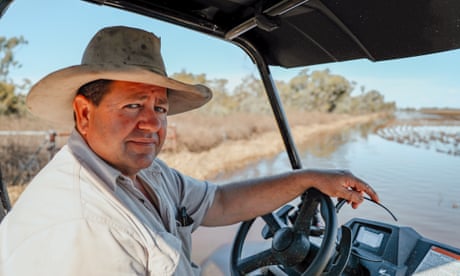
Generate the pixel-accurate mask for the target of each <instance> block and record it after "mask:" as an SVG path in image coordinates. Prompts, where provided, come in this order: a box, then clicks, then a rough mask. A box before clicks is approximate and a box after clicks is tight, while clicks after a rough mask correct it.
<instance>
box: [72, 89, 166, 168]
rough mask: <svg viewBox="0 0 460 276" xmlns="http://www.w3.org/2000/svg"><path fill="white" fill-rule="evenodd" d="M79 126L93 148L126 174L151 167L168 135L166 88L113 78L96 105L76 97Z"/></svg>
mask: <svg viewBox="0 0 460 276" xmlns="http://www.w3.org/2000/svg"><path fill="white" fill-rule="evenodd" d="M74 110H75V113H76V116H77V128H78V130H79V132H80V133H81V134H82V136H83V137H84V138H85V140H86V142H87V143H88V145H89V146H90V148H91V149H92V150H93V151H94V152H95V153H96V154H97V155H99V156H100V157H101V158H102V159H104V160H105V161H106V162H108V163H109V164H111V165H112V166H114V167H115V168H117V169H118V170H120V171H121V172H122V173H123V174H125V175H127V176H134V175H135V174H136V173H137V172H138V171H139V170H141V169H143V168H146V167H148V166H149V165H150V164H151V163H152V161H153V160H154V159H155V157H156V156H157V155H158V153H159V152H160V149H161V147H162V145H163V143H164V140H165V137H166V129H167V120H166V115H167V113H168V99H167V93H166V88H163V87H158V86H153V85H147V84H141V83H133V82H124V81H114V82H113V83H112V84H111V85H110V91H109V92H108V93H106V94H105V95H104V97H103V98H102V100H101V102H100V104H99V105H98V106H95V105H94V104H92V103H91V102H89V101H88V99H86V98H85V97H83V96H81V95H79V96H77V97H76V98H75V100H74Z"/></svg>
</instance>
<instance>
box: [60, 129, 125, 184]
mask: <svg viewBox="0 0 460 276" xmlns="http://www.w3.org/2000/svg"><path fill="white" fill-rule="evenodd" d="M67 144H68V145H69V148H70V150H71V151H72V153H73V155H74V156H75V157H76V158H77V159H78V160H79V161H80V163H81V164H82V166H84V167H85V168H86V169H88V170H89V171H90V172H93V173H94V174H96V176H97V177H98V178H100V179H101V180H102V182H104V183H105V184H106V185H107V186H108V187H109V188H110V189H112V190H114V191H115V189H116V187H117V181H119V180H120V179H123V180H126V179H127V177H126V176H124V175H123V174H122V173H121V172H120V171H118V170H117V169H115V168H114V167H112V166H111V165H109V164H108V163H107V162H105V161H104V160H103V159H102V158H100V157H99V156H98V155H97V154H96V153H94V151H93V150H91V148H90V147H89V146H88V144H87V143H86V141H85V140H84V139H83V137H82V136H81V135H80V133H78V131H77V130H76V129H74V130H73V131H72V133H71V134H70V137H69V140H68V142H67Z"/></svg>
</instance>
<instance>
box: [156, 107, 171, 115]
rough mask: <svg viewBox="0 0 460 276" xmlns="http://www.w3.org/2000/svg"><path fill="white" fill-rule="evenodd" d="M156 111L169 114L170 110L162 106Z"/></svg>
mask: <svg viewBox="0 0 460 276" xmlns="http://www.w3.org/2000/svg"><path fill="white" fill-rule="evenodd" d="M155 110H156V111H157V112H160V113H168V110H167V109H166V108H164V107H162V106H156V107H155Z"/></svg>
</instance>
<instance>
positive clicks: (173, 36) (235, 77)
mask: <svg viewBox="0 0 460 276" xmlns="http://www.w3.org/2000/svg"><path fill="white" fill-rule="evenodd" d="M112 25H127V26H132V27H139V28H143V29H146V30H148V31H151V32H154V33H155V34H156V35H158V36H160V37H161V39H162V52H163V56H164V60H165V63H166V66H167V70H168V73H169V74H172V73H175V72H179V71H181V70H183V69H184V70H186V71H188V72H191V73H195V74H200V73H205V74H206V75H207V76H208V78H209V79H214V78H225V79H228V80H229V81H230V82H231V83H233V84H238V83H239V80H240V78H241V77H242V76H246V75H248V74H255V75H256V76H258V73H257V69H256V68H255V66H254V65H253V64H252V62H251V61H250V59H249V58H248V57H247V56H246V55H245V54H244V53H243V51H242V50H240V49H239V48H238V47H236V46H234V45H232V44H229V43H226V42H223V41H221V40H218V39H215V38H211V37H208V36H206V35H201V34H198V33H196V32H193V31H188V30H185V29H183V28H181V27H176V26H173V25H170V24H167V23H162V22H160V21H157V20H153V19H151V18H148V17H144V16H139V15H133V14H130V13H128V12H124V11H121V10H118V9H115V8H110V7H105V6H96V5H94V4H90V3H87V2H83V1H78V0H72V1H69V0H64V1H63V0H47V1H33V0H29V1H26V0H16V1H14V2H13V3H12V4H11V5H10V7H9V9H8V10H7V12H6V13H5V14H4V15H3V17H2V18H1V19H0V36H5V37H13V36H20V35H22V36H24V38H25V39H26V40H27V41H28V44H27V45H24V46H21V47H19V48H17V49H16V52H15V58H16V60H18V61H19V62H20V63H21V64H22V67H21V68H20V69H16V70H14V71H12V72H11V75H10V77H11V78H13V79H14V80H15V81H20V80H22V79H24V78H27V79H30V80H31V81H33V82H35V81H37V80H39V79H40V78H41V77H43V76H45V75H46V74H48V73H50V72H52V71H54V70H57V69H61V68H63V67H67V66H70V65H75V64H79V63H80V59H81V55H82V52H83V50H84V48H85V47H86V44H87V43H88V41H89V40H90V38H91V37H92V36H93V35H94V33H96V32H97V31H98V30H99V29H101V28H102V27H105V26H112ZM459 64H460V50H455V51H449V52H444V53H440V54H434V55H427V56H423V57H416V58H406V59H400V60H393V61H385V62H378V63H372V62H370V61H368V60H356V61H349V62H343V63H333V64H324V65H316V66H310V67H309V68H310V70H323V69H326V68H328V69H330V70H331V73H332V74H339V75H342V76H344V77H345V78H347V79H348V80H350V81H355V82H356V83H357V88H359V87H360V86H364V87H365V88H366V90H370V89H376V90H378V91H380V92H381V93H382V94H383V95H384V96H385V100H387V101H395V102H396V103H397V105H398V106H399V107H415V108H420V107H450V108H460V73H459V72H460V70H459V68H458V67H459ZM272 70H273V76H274V77H275V79H285V80H288V79H290V78H292V77H293V76H295V75H296V74H297V72H298V70H294V72H291V70H289V71H288V70H286V69H278V68H272ZM229 89H231V85H230V86H229ZM358 90H359V89H358Z"/></svg>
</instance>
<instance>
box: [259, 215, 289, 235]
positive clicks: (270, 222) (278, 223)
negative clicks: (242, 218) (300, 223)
mask: <svg viewBox="0 0 460 276" xmlns="http://www.w3.org/2000/svg"><path fill="white" fill-rule="evenodd" d="M262 219H263V220H264V221H265V223H266V224H267V227H268V229H267V228H265V227H264V230H265V231H267V230H268V233H264V234H263V235H264V238H265V239H267V238H271V237H273V235H274V234H275V233H276V231H278V230H280V229H281V228H283V227H285V226H286V223H285V222H284V221H283V220H282V219H280V218H279V217H278V216H277V215H275V214H273V213H270V214H266V215H264V216H262Z"/></svg>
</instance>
